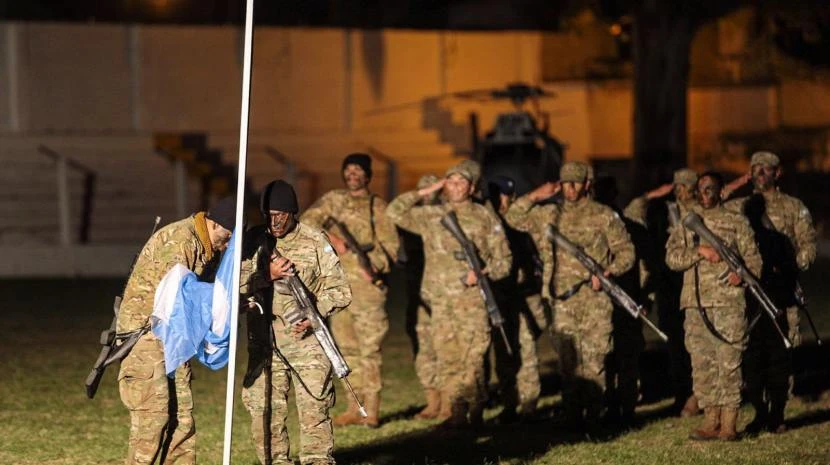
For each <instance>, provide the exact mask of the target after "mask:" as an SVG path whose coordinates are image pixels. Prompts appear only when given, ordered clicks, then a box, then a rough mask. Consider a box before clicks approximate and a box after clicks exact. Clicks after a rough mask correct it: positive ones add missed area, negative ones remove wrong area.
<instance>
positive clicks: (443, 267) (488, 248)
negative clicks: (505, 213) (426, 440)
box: [386, 176, 511, 408]
mask: <svg viewBox="0 0 830 465" xmlns="http://www.w3.org/2000/svg"><path fill="white" fill-rule="evenodd" d="M465 177H466V176H465ZM468 179H470V178H468ZM420 199H421V197H420V196H419V195H418V193H417V192H407V193H405V194H401V195H400V196H398V197H397V198H396V199H395V200H393V201H392V202H391V203H390V204H389V207H388V208H387V210H386V214H387V216H388V217H389V218H390V219H391V220H392V221H394V222H395V224H397V225H398V226H400V227H401V228H403V229H406V230H408V231H411V232H413V233H415V234H418V235H420V236H421V237H422V238H423V241H424V256H425V266H424V277H423V285H422V290H421V295H422V297H423V298H424V301H425V302H426V304H427V305H428V306H429V308H430V309H431V310H432V315H431V323H430V326H431V336H432V342H433V347H434V350H435V353H436V362H437V365H436V367H437V377H436V378H437V380H436V381H437V384H438V385H439V386H440V387H441V390H442V408H445V407H448V406H445V405H443V403H444V401H445V400H446V401H447V402H448V403H449V404H452V405H453V408H456V406H459V405H460V406H464V405H470V406H475V405H479V404H480V403H481V402H482V401H483V400H484V395H485V390H484V386H483V384H484V383H483V381H484V372H483V364H484V358H483V357H484V354H485V352H486V351H487V347H488V345H489V343H490V326H489V323H488V319H487V312H486V310H485V308H484V303H483V301H482V299H481V294H480V293H479V290H478V288H477V286H471V287H467V286H466V285H464V284H463V283H462V281H461V280H462V279H463V278H464V277H465V276H466V274H467V272H468V271H469V267H468V266H467V263H466V262H465V261H464V259H463V255H462V250H461V246H460V244H459V243H458V241H457V240H456V239H455V238H454V237H453V236H452V234H450V232H449V231H448V230H447V229H446V228H444V227H443V226H442V225H441V224H440V220H441V218H442V217H443V216H444V215H445V214H447V213H448V212H449V211H450V210H454V211H455V212H456V214H457V216H458V222H459V224H460V225H461V227H462V228H463V229H464V233H465V234H466V235H467V237H468V238H469V239H470V240H471V241H472V242H473V243H474V244H475V245H476V247H477V248H478V252H479V256H480V257H481V259H482V260H483V262H484V263H485V265H486V268H487V270H488V272H489V274H488V276H489V278H490V279H493V280H498V279H501V278H503V277H505V276H506V275H507V273H508V272H509V269H510V261H511V255H510V249H509V248H508V244H507V240H506V239H505V236H504V230H503V229H502V227H501V223H500V221H499V219H498V218H497V217H496V216H495V214H494V213H493V212H491V211H490V210H488V209H487V208H486V207H484V206H482V205H478V204H475V203H472V202H470V201H468V202H463V203H461V204H457V205H455V206H452V205H450V204H445V205H425V206H420V207H416V206H415V204H416V203H417V202H418V201H419V200H420ZM461 408H465V407H461Z"/></svg>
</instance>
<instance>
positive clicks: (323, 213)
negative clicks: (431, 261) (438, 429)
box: [302, 153, 398, 428]
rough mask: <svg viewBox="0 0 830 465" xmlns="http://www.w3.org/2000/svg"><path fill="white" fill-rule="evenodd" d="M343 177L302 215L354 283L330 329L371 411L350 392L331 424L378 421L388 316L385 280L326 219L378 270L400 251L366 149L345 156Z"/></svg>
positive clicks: (385, 267)
mask: <svg viewBox="0 0 830 465" xmlns="http://www.w3.org/2000/svg"><path fill="white" fill-rule="evenodd" d="M342 169H343V181H344V183H345V184H346V189H338V190H333V191H331V192H328V193H326V194H325V195H324V196H323V197H321V198H320V199H319V200H318V201H317V202H315V203H314V205H312V206H311V207H310V208H309V209H308V210H306V212H305V213H304V214H303V216H302V221H303V223H305V224H308V225H310V226H313V227H316V228H320V229H323V228H324V227H326V228H328V229H327V234H328V237H329V240H330V241H331V243H332V245H333V246H334V249H335V250H336V251H337V254H338V255H339V256H340V260H341V264H342V266H343V271H344V272H345V273H346V277H347V278H348V280H349V283H350V284H351V288H352V303H351V305H349V311H348V312H342V313H339V314H338V315H336V316H335V317H334V318H332V321H331V325H332V332H333V333H334V336H335V337H336V338H337V341H338V343H339V344H340V349H341V350H342V351H343V356H344V357H345V358H346V361H347V362H348V363H349V365H350V366H351V367H352V368H353V370H354V372H353V375H352V376H353V383H354V387H355V389H356V390H357V392H359V393H360V394H359V395H360V396H361V397H362V399H363V402H364V403H365V405H366V410H367V412H368V414H369V416H368V417H367V418H363V417H362V416H361V415H360V413H359V412H358V406H357V403H356V402H355V401H354V400H353V399H352V398H351V397H349V405H348V408H347V409H346V411H345V413H343V414H342V415H340V416H338V417H336V418H335V419H334V425H335V426H342V425H353V424H363V425H366V426H369V427H375V428H376V427H377V426H378V425H379V423H380V420H379V415H378V414H379V411H380V390H381V386H382V382H381V363H382V361H383V360H382V357H381V351H380V347H381V343H382V342H383V338H384V337H385V336H386V332H387V331H388V330H389V319H388V317H387V315H386V310H385V309H384V304H385V303H386V286H385V285H384V284H383V282H376V283H373V282H372V278H371V276H370V275H369V274H368V273H367V272H366V271H365V270H363V268H361V266H360V264H359V263H358V259H357V254H355V253H354V252H353V251H352V250H350V249H348V247H347V245H346V242H345V240H344V239H343V238H342V237H340V231H339V230H338V229H337V228H336V227H333V226H330V225H328V224H327V223H326V222H327V220H329V219H330V218H331V219H334V220H336V221H339V222H341V223H342V224H343V225H344V226H345V227H346V229H347V230H348V231H349V233H351V235H352V236H354V238H355V239H356V240H357V242H358V244H359V246H360V248H361V249H363V250H364V251H366V255H367V256H368V257H369V260H370V261H371V266H372V269H373V270H374V272H375V273H377V274H382V273H388V272H389V271H390V267H391V263H392V262H393V261H394V260H395V257H394V254H397V251H398V234H397V231H396V230H395V225H394V224H392V222H391V221H389V219H388V218H386V216H385V214H384V212H385V210H386V202H385V201H383V199H381V198H379V197H378V196H376V195H375V194H373V193H371V192H370V191H369V188H368V185H369V181H370V180H371V178H372V159H371V158H370V157H369V155H366V154H362V153H354V154H351V155H349V156H347V157H346V158H345V159H344V160H343V167H342Z"/></svg>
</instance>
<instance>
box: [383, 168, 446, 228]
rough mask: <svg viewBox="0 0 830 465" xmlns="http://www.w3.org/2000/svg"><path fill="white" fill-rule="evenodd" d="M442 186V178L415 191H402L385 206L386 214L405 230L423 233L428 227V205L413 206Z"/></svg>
mask: <svg viewBox="0 0 830 465" xmlns="http://www.w3.org/2000/svg"><path fill="white" fill-rule="evenodd" d="M443 187H444V179H441V180H439V181H437V182H435V183H433V184H432V185H429V186H427V187H424V188H423V189H418V190H417V191H410V192H404V193H403V194H401V195H399V196H397V197H395V199H394V200H392V202H390V203H389V206H387V207H386V216H387V218H389V219H390V220H392V222H393V223H394V224H396V225H398V226H400V227H401V228H403V229H406V230H407V231H409V232H411V233H414V234H418V235H419V236H420V235H423V234H424V231H426V229H427V228H428V227H429V223H428V221H427V220H428V218H429V213H428V211H429V210H430V208H429V207H417V208H416V207H415V204H417V203H418V201H419V200H421V199H422V198H425V197H428V196H429V195H430V194H432V193H433V192H437V191H439V190H441V189H442V188H443Z"/></svg>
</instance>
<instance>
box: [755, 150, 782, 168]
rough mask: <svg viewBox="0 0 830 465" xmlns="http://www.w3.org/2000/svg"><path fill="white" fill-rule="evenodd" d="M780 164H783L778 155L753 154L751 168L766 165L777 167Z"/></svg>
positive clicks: (769, 153)
mask: <svg viewBox="0 0 830 465" xmlns="http://www.w3.org/2000/svg"><path fill="white" fill-rule="evenodd" d="M779 164H781V160H780V159H779V158H778V155H776V154H774V153H772V152H767V151H760V152H755V153H753V154H752V160H751V161H750V162H749V165H750V166H755V165H766V166H772V167H775V166H778V165H779Z"/></svg>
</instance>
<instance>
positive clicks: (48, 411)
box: [0, 261, 830, 465]
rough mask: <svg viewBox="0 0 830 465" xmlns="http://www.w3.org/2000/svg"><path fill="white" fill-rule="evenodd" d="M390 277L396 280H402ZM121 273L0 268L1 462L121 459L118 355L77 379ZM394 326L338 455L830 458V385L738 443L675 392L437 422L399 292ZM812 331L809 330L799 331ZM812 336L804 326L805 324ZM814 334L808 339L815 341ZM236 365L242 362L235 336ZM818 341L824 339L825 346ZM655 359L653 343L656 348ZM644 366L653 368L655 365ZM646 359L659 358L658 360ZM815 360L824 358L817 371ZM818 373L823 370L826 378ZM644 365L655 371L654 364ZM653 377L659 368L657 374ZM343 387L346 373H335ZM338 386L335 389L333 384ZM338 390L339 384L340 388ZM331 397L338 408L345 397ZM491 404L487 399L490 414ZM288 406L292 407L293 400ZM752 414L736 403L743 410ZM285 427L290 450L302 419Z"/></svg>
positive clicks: (815, 297)
mask: <svg viewBox="0 0 830 465" xmlns="http://www.w3.org/2000/svg"><path fill="white" fill-rule="evenodd" d="M828 271H830V261H822V262H820V263H819V264H818V265H817V267H816V268H815V270H814V271H813V272H811V273H810V274H809V275H807V276H805V279H804V285H805V288H806V289H807V291H808V293H809V295H810V297H811V301H812V302H813V305H812V312H813V317H814V319H815V320H816V324H817V325H818V326H819V328H820V332H821V333H822V334H823V335H824V337H825V338H827V339H830V312H828V311H827V310H826V306H827V305H828V304H830V289H828V287H827V286H826V285H824V277H825V276H826V274H825V273H826V272H828ZM399 283H400V282H399V281H397V282H396V283H395V284H399ZM119 286H120V283H119V282H118V281H115V280H89V281H71V280H65V281H54V280H27V281H22V280H14V281H2V282H0V309H2V315H3V318H2V320H0V334H2V337H1V338H0V464H19V465H34V464H50V465H69V464H72V465H75V464H111V463H120V462H122V461H123V457H124V454H125V453H126V442H127V435H128V422H129V417H128V413H127V410H126V409H125V408H124V407H123V405H122V404H121V402H120V400H119V398H118V390H117V385H116V382H115V375H116V371H117V370H116V369H114V368H113V367H111V368H112V369H111V370H109V371H108V372H107V373H106V375H105V378H104V380H103V382H102V384H101V387H100V389H99V391H98V395H97V396H96V398H95V399H94V400H88V399H87V398H86V396H85V395H84V388H83V381H84V378H85V377H86V375H87V373H88V371H89V369H90V365H91V363H92V362H93V360H94V359H95V357H96V355H97V352H98V346H97V342H96V341H97V339H98V333H99V332H100V331H101V329H103V328H104V327H105V326H107V325H108V324H109V320H110V314H109V308H110V306H111V301H112V296H113V295H114V294H115V293H116V292H118V290H119ZM389 308H390V315H391V321H392V329H391V331H390V335H389V336H388V338H387V340H386V343H385V346H384V360H385V365H384V376H385V388H384V393H383V406H382V411H381V414H382V417H383V425H382V426H381V427H380V428H378V429H376V430H368V429H365V428H361V427H347V428H342V429H338V430H337V431H336V449H335V456H336V458H337V459H338V463H343V464H346V463H348V464H390V465H391V464H410V463H411V464H418V465H425V464H443V463H452V464H520V463H522V464H524V463H526V464H548V463H556V464H571V463H573V464H580V465H583V464H594V463H597V464H601V463H615V464H643V463H645V464H648V463H654V464H658V463H659V464H663V463H671V464H672V465H680V464H710V463H720V464H723V463H736V464H738V463H745V464H770V465H773V464H774V465H779V464H789V463H792V464H827V463H830V443H829V442H828V440H827V438H830V421H828V420H830V396H828V395H827V394H826V393H825V394H823V395H816V396H814V397H811V398H810V400H807V399H795V400H794V401H792V402H790V404H789V407H788V412H787V415H788V419H790V420H791V421H792V423H793V424H794V428H793V429H792V430H791V431H789V432H788V433H786V434H783V435H769V434H764V435H760V436H758V437H756V438H752V439H745V440H743V441H740V442H737V443H704V444H701V443H693V442H690V441H688V440H686V436H687V434H688V432H689V430H690V429H692V428H693V427H694V426H696V424H697V422H698V421H699V420H697V419H688V420H687V419H677V418H669V417H665V416H664V415H663V412H664V409H665V408H666V407H667V406H668V403H669V401H668V400H663V401H658V402H655V403H651V404H648V405H643V406H641V407H640V408H639V410H638V413H639V416H640V418H641V419H642V425H641V426H639V427H637V428H634V429H632V430H628V431H622V432H620V431H613V430H608V431H605V432H603V433H602V434H600V435H598V436H597V437H592V438H587V437H584V436H582V435H580V434H578V433H575V432H573V431H568V430H566V429H564V428H563V427H561V426H559V425H558V424H557V423H556V421H555V418H552V417H554V414H553V412H554V406H555V404H556V403H557V402H558V400H559V399H558V396H556V395H554V394H553V393H548V394H546V395H545V396H544V398H543V399H542V403H541V405H540V410H541V414H540V419H539V420H538V421H537V422H535V423H531V424H525V425H518V426H510V427H501V426H492V425H488V426H486V427H485V428H483V429H482V430H480V431H476V432H445V431H438V430H435V429H434V428H433V426H434V422H428V421H418V420H413V419H411V416H412V414H413V413H414V412H416V411H417V409H418V408H419V407H421V406H422V405H423V396H422V393H421V390H420V387H419V385H418V382H417V379H416V377H415V373H414V369H413V366H412V363H411V360H412V355H411V350H410V346H409V340H408V338H407V337H406V335H405V333H404V330H403V323H402V322H403V315H402V312H403V310H402V308H403V301H402V296H401V295H399V294H395V295H393V296H392V299H391V300H390V303H389ZM805 335H806V334H805ZM807 340H808V341H812V337H811V336H807ZM809 344H812V343H811V342H810V343H809ZM240 349H241V350H240V353H239V357H238V365H237V366H238V372H239V374H240V375H241V371H242V370H244V368H245V367H244V365H245V358H246V354H245V350H244V346H241V347H240ZM541 352H542V354H543V377H544V378H545V381H546V383H545V387H546V391H550V389H549V388H550V386H551V382H550V380H551V376H552V372H553V370H554V366H555V360H554V356H553V354H552V351H551V349H550V344H549V340H548V339H547V338H542V342H541ZM824 353H825V354H826V352H824ZM799 356H800V357H802V358H803V359H804V360H802V362H803V363H804V365H806V366H807V367H808V368H811V369H812V370H813V371H814V372H816V373H819V374H820V375H821V373H822V372H821V371H820V370H818V368H823V369H826V366H827V359H826V358H823V359H817V358H815V357H816V352H815V351H802V352H800V355H799ZM658 360H659V357H658ZM649 367H650V368H649ZM647 368H649V369H654V370H659V369H661V368H662V367H660V366H659V364H658V366H655V364H652V365H650V366H648V367H647ZM817 370H818V371H817ZM823 373H824V374H823V376H824V377H825V378H823V380H822V379H819V382H820V383H821V382H823V383H825V384H824V386H825V387H826V385H827V382H828V380H827V379H826V376H827V375H826V371H825V372H823ZM225 378H226V372H225V371H224V370H222V371H219V372H211V371H209V370H207V369H205V368H203V367H201V366H198V365H197V366H194V381H193V390H194V399H195V404H196V408H195V412H194V413H195V417H196V425H197V431H198V440H197V443H198V445H197V447H198V463H199V464H219V463H221V456H222V439H223V424H224V405H225V384H226V383H225ZM651 378H655V377H654V376H652V377H651ZM656 378H657V379H659V377H656ZM338 388H340V386H339V385H338ZM236 391H237V392H236V397H235V398H236V399H237V402H236V409H235V412H234V430H233V463H234V464H244V465H248V464H256V463H257V460H256V457H255V455H254V449H253V444H252V443H251V440H250V437H249V432H250V430H249V417H248V415H247V412H245V410H244V408H243V407H242V405H241V402H239V400H238V399H239V376H238V377H237V384H236ZM339 391H340V390H339ZM338 395H340V396H342V395H344V394H343V393H342V392H338ZM344 404H345V402H343V401H342V399H341V402H338V405H337V406H336V407H335V410H334V413H335V414H336V413H338V412H340V411H342V409H343V408H344ZM497 414H498V409H490V410H488V411H487V412H486V417H485V418H486V419H490V418H492V417H494V416H495V415H497ZM292 415H293V412H292ZM750 416H751V413H750V409H748V408H747V409H744V410H743V412H742V419H741V424H742V425H743V424H745V423H746V422H747V421H748V420H749V417H750ZM291 434H292V437H293V439H294V445H295V447H294V450H295V451H296V439H297V432H296V420H295V419H293V418H292V423H291Z"/></svg>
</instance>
